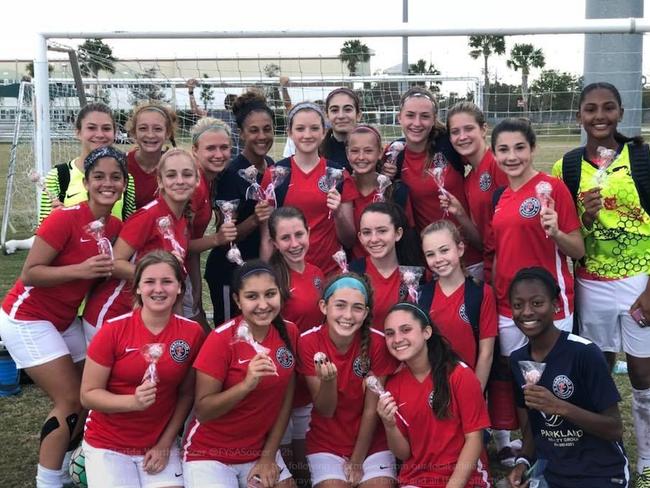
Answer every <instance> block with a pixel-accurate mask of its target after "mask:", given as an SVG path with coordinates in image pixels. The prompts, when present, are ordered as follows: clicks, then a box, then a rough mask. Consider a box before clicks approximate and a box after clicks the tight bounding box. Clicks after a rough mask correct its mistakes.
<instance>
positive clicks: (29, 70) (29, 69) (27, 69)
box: [25, 61, 54, 78]
mask: <svg viewBox="0 0 650 488" xmlns="http://www.w3.org/2000/svg"><path fill="white" fill-rule="evenodd" d="M52 71H54V66H52V65H51V64H50V63H47V72H48V73H49V74H52ZM25 73H27V76H29V77H30V78H34V61H30V62H29V63H27V64H26V65H25Z"/></svg>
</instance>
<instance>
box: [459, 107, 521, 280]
mask: <svg viewBox="0 0 650 488" xmlns="http://www.w3.org/2000/svg"><path fill="white" fill-rule="evenodd" d="M447 132H449V140H450V141H451V145H452V146H453V147H454V149H455V150H456V152H458V154H460V156H461V157H462V158H463V160H464V161H465V162H466V163H469V164H470V165H471V168H472V169H471V170H470V172H469V173H467V175H466V176H465V182H464V188H465V198H466V199H467V207H468V208H469V214H470V216H471V218H472V221H473V222H474V224H475V225H476V227H477V229H478V233H479V235H480V237H481V242H482V241H483V240H484V239H485V236H486V234H487V230H488V227H489V224H490V220H492V213H493V211H494V206H493V205H492V194H493V193H494V191H495V190H496V189H497V188H500V187H502V186H507V185H508V178H507V177H506V175H505V173H504V172H503V171H502V170H501V169H499V167H498V165H497V162H496V159H495V158H494V154H493V153H492V151H491V150H490V147H489V146H488V144H487V142H486V140H485V135H486V133H487V123H486V122H485V115H484V114H483V112H482V111H481V109H480V108H478V107H477V106H476V104H474V103H472V102H459V103H457V104H456V105H454V106H453V107H451V108H450V109H449V112H447ZM454 200H455V199H454ZM456 202H457V201H456ZM456 202H455V204H453V205H451V207H450V208H449V211H450V213H453V214H458V213H459V212H464V211H465V209H464V208H463V207H462V206H461V205H460V204H459V203H456ZM468 271H470V272H471V273H472V274H473V276H476V277H477V278H479V279H481V280H482V279H483V263H479V264H477V265H475V269H473V270H468Z"/></svg>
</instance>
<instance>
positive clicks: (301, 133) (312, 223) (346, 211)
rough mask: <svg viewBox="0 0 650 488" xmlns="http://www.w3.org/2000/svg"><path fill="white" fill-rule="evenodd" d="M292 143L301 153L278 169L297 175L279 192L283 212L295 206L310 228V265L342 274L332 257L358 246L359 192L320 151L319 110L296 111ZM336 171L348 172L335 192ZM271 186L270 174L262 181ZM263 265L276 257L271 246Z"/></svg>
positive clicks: (306, 105) (302, 106)
mask: <svg viewBox="0 0 650 488" xmlns="http://www.w3.org/2000/svg"><path fill="white" fill-rule="evenodd" d="M288 126H289V137H291V139H292V140H293V142H294V143H295V144H296V153H295V154H294V155H293V156H292V157H290V158H287V159H283V160H282V161H278V162H277V163H276V165H278V166H285V167H288V168H291V174H290V176H289V177H288V178H286V179H285V181H284V183H282V184H281V185H279V187H278V188H277V189H276V198H277V203H278V206H279V207H281V206H283V205H291V206H293V207H296V208H300V209H301V210H302V211H303V212H304V214H305V217H306V218H307V223H308V224H309V230H310V234H309V242H310V244H311V246H310V247H309V251H308V253H307V261H308V262H310V263H312V264H314V265H315V266H318V267H319V268H320V269H322V270H323V273H325V275H330V274H332V273H333V272H335V271H336V269H337V265H336V262H335V261H334V260H333V259H332V255H333V254H334V253H335V252H336V251H338V250H339V249H340V247H341V246H343V247H345V248H350V247H352V245H353V244H354V239H355V235H354V217H353V213H352V202H351V200H352V196H353V192H354V188H353V185H352V182H351V181H350V176H349V174H348V173H347V171H345V170H343V168H342V166H341V165H340V164H338V163H336V162H333V161H329V160H326V159H325V158H323V157H320V156H319V153H318V146H319V144H320V143H321V141H322V140H323V135H324V131H325V116H324V115H323V112H322V111H321V109H320V108H319V107H318V105H316V104H314V103H311V102H302V103H299V104H297V105H295V106H294V107H293V108H292V109H291V111H290V112H289V115H288ZM332 170H343V175H342V177H343V182H342V183H338V184H337V185H336V186H335V187H334V186H332V184H333V183H336V181H335V180H332V179H331V178H328V173H330V172H331V171H332ZM270 181H271V174H270V171H267V172H266V173H265V175H264V178H263V180H262V187H264V188H266V185H267V184H268V183H269V182H270ZM262 245H263V246H264V248H263V249H262V252H261V253H260V255H261V257H262V259H264V258H268V257H269V256H270V255H271V252H272V250H271V247H270V244H269V243H268V242H266V243H265V242H264V241H263V242H262Z"/></svg>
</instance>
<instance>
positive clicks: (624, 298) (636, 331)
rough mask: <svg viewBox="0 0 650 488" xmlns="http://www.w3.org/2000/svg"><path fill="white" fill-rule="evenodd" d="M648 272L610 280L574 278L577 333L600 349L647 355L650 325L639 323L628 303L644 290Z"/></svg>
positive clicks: (635, 355)
mask: <svg viewBox="0 0 650 488" xmlns="http://www.w3.org/2000/svg"><path fill="white" fill-rule="evenodd" d="M647 283H648V275H637V276H632V277H630V278H622V279H620V280H612V281H596V280H586V279H582V278H578V279H576V307H580V308H578V311H579V313H578V322H579V324H580V335H581V336H583V337H584V338H586V339H589V340H590V341H592V342H593V343H595V344H596V345H597V346H598V347H600V349H601V350H602V351H605V352H619V351H621V349H622V350H623V351H625V352H626V353H627V354H629V355H630V356H634V357H637V358H647V357H650V327H639V324H637V322H636V321H635V320H634V319H633V318H632V317H631V316H630V307H631V306H632V304H633V303H634V301H635V300H636V299H637V298H638V297H639V295H640V294H641V293H643V291H644V290H645V287H646V285H647Z"/></svg>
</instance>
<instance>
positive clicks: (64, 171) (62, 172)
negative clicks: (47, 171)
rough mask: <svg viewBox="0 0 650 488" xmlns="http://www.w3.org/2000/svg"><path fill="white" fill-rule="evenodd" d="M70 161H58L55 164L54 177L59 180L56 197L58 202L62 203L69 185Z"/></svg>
mask: <svg viewBox="0 0 650 488" xmlns="http://www.w3.org/2000/svg"><path fill="white" fill-rule="evenodd" d="M69 164H70V163H59V164H57V165H56V166H54V167H55V168H56V178H57V179H58V180H59V194H58V195H57V198H58V199H59V202H61V203H63V202H64V201H65V193H66V192H67V191H68V187H69V186H70V166H68V165H69Z"/></svg>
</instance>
